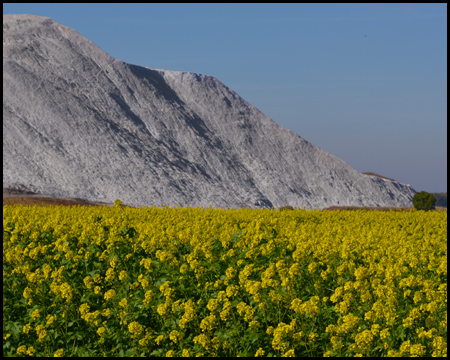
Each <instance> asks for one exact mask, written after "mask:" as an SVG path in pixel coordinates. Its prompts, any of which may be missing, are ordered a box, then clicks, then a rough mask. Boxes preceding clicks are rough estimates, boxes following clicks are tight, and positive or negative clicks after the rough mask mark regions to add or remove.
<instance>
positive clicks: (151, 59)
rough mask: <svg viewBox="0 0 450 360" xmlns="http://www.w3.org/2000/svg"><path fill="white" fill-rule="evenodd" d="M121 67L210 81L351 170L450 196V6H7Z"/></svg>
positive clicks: (7, 11)
mask: <svg viewBox="0 0 450 360" xmlns="http://www.w3.org/2000/svg"><path fill="white" fill-rule="evenodd" d="M3 14H33V15H40V16H47V17H50V18H52V19H53V20H55V21H56V22H58V23H60V24H62V25H65V26H68V27H70V28H73V29H75V30H77V31H78V32H79V33H80V34H81V35H83V36H85V37H87V38H88V39H90V40H92V41H93V42H94V43H95V44H96V45H98V46H99V47H100V48H101V49H103V50H104V51H106V52H107V53H109V54H110V55H111V56H113V57H115V58H118V59H120V60H123V61H126V62H130V63H133V64H137V65H142V66H148V67H152V68H158V69H169V70H179V71H191V72H196V73H201V74H207V75H212V76H215V77H216V78H217V79H219V80H220V81H222V82H223V83H224V84H225V85H227V86H228V87H229V88H231V89H232V90H234V91H236V92H237V93H238V94H239V95H240V96H241V97H242V98H244V99H245V100H246V101H248V102H249V103H251V104H252V105H254V106H256V107H257V108H258V109H260V110H261V111H262V112H263V113H264V114H266V115H267V116H269V117H270V118H272V119H273V120H274V121H275V122H277V123H278V124H280V125H282V126H284V127H285V128H288V129H290V130H292V131H293V132H295V133H297V134H298V135H300V136H301V137H303V138H305V139H306V140H308V141H310V142H311V143H313V144H314V145H317V146H319V147H320V148H322V149H324V150H326V151H328V152H330V153H331V154H333V155H335V156H337V157H339V158H340V159H342V160H344V161H345V162H347V163H348V164H349V165H351V166H352V167H353V168H355V169H356V170H358V171H361V172H366V171H372V172H376V173H378V174H381V175H384V176H387V177H390V178H394V179H396V180H398V181H400V182H403V183H406V184H410V185H411V186H412V187H413V188H414V189H415V190H417V191H421V190H425V191H428V192H446V191H447V4H331V5H330V4H39V3H37V4H35V3H33V4H3Z"/></svg>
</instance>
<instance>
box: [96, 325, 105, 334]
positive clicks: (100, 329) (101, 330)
mask: <svg viewBox="0 0 450 360" xmlns="http://www.w3.org/2000/svg"><path fill="white" fill-rule="evenodd" d="M105 331H106V329H105V328H104V327H103V326H102V327H100V328H98V329H97V334H98V335H99V336H102V334H103V333H104V332H105Z"/></svg>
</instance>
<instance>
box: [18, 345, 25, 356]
mask: <svg viewBox="0 0 450 360" xmlns="http://www.w3.org/2000/svg"><path fill="white" fill-rule="evenodd" d="M26 352H27V346H26V345H21V346H19V347H18V348H17V354H19V355H22V354H26Z"/></svg>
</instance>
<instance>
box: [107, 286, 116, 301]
mask: <svg viewBox="0 0 450 360" xmlns="http://www.w3.org/2000/svg"><path fill="white" fill-rule="evenodd" d="M115 296H116V291H115V290H114V289H111V290H108V291H107V292H106V293H105V300H106V301H108V300H111V299H114V297H115Z"/></svg>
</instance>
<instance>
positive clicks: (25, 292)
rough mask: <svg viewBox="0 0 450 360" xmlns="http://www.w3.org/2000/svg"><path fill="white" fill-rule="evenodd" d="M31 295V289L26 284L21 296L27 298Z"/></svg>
mask: <svg viewBox="0 0 450 360" xmlns="http://www.w3.org/2000/svg"><path fill="white" fill-rule="evenodd" d="M32 295H33V290H31V289H30V288H29V287H28V286H27V287H26V288H25V290H24V291H23V297H24V298H25V299H29V298H31V296H32Z"/></svg>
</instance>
